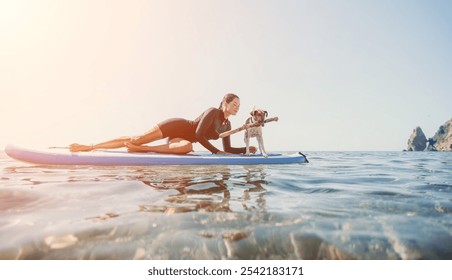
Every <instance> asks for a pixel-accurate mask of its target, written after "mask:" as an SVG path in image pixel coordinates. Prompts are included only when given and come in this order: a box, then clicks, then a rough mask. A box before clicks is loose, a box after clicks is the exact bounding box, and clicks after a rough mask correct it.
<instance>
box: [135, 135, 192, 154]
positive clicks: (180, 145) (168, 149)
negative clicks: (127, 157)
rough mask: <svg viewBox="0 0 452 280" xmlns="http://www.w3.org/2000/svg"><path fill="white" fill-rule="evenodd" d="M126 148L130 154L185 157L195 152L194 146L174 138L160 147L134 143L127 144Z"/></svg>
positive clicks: (186, 141)
mask: <svg viewBox="0 0 452 280" xmlns="http://www.w3.org/2000/svg"><path fill="white" fill-rule="evenodd" d="M126 147H127V149H128V151H129V152H140V153H149V152H153V153H162V154H177V155H183V154H188V153H190V152H191V151H192V150H193V144H192V143H191V142H190V141H188V140H185V139H182V138H174V139H171V140H170V141H168V143H167V144H163V145H158V146H140V145H137V144H136V143H135V142H134V141H132V142H129V143H126Z"/></svg>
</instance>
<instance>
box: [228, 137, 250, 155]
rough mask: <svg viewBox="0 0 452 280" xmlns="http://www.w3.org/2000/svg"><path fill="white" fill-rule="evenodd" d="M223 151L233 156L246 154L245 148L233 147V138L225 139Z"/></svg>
mask: <svg viewBox="0 0 452 280" xmlns="http://www.w3.org/2000/svg"><path fill="white" fill-rule="evenodd" d="M223 149H224V151H225V152H227V153H231V154H244V153H245V152H246V148H245V147H242V148H234V147H231V137H230V136H226V137H224V138H223Z"/></svg>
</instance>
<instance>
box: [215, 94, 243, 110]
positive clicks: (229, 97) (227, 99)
mask: <svg viewBox="0 0 452 280" xmlns="http://www.w3.org/2000/svg"><path fill="white" fill-rule="evenodd" d="M236 98H237V99H240V98H239V97H238V96H237V95H236V94H234V93H227V94H226V95H225V96H224V97H223V100H222V101H221V103H220V106H219V107H218V109H220V110H221V109H223V104H225V103H227V104H229V103H231V102H232V100H234V99H236Z"/></svg>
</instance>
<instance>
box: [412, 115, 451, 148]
mask: <svg viewBox="0 0 452 280" xmlns="http://www.w3.org/2000/svg"><path fill="white" fill-rule="evenodd" d="M407 150H408V151H452V119H450V120H448V121H447V122H446V123H445V124H443V125H442V126H440V127H439V129H438V131H437V132H436V134H435V135H434V136H433V137H432V138H428V139H427V137H425V134H424V132H423V131H422V129H421V128H420V127H416V128H415V129H414V130H413V133H412V134H411V136H410V138H409V139H408V149H407Z"/></svg>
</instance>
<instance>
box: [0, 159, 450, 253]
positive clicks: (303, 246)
mask: <svg viewBox="0 0 452 280" xmlns="http://www.w3.org/2000/svg"><path fill="white" fill-rule="evenodd" d="M306 155H307V157H308V159H309V160H310V163H307V164H292V165H259V166H257V165H256V166H165V167H158V166H149V167H94V166H87V167H61V166H39V165H31V164H26V163H21V162H17V161H14V160H12V159H10V158H8V157H7V156H6V155H5V154H4V153H0V240H2V242H1V243H0V259H165V260H167V259H178V260H179V259H371V260H378V259H452V153H440V152H438V153H426V152H425V153H424V152H419V153H416V152H307V153H306Z"/></svg>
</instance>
